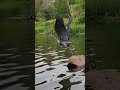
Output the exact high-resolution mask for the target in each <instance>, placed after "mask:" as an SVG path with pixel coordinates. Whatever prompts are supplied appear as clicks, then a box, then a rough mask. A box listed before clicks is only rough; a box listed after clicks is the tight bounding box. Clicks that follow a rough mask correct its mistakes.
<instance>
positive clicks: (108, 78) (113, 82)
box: [86, 69, 120, 90]
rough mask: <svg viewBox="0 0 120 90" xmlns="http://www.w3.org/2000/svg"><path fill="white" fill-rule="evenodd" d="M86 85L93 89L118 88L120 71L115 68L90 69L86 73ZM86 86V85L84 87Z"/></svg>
mask: <svg viewBox="0 0 120 90" xmlns="http://www.w3.org/2000/svg"><path fill="white" fill-rule="evenodd" d="M86 85H87V86H89V87H88V89H87V90H89V88H92V89H93V90H120V72H118V71H117V70H112V69H106V70H91V71H89V72H87V73H86ZM86 88H87V87H86Z"/></svg>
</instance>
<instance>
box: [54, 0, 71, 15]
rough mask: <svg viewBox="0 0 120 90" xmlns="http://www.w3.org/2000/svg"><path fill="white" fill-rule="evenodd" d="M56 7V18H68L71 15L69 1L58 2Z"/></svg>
mask: <svg viewBox="0 0 120 90" xmlns="http://www.w3.org/2000/svg"><path fill="white" fill-rule="evenodd" d="M54 5H55V8H56V16H62V17H67V16H68V15H70V11H69V7H68V4H67V0H56V2H55V3H54Z"/></svg>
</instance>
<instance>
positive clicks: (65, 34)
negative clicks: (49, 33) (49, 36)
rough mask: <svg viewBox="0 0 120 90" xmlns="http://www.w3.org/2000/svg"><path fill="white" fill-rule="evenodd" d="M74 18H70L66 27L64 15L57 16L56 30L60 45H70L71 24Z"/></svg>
mask: <svg viewBox="0 0 120 90" xmlns="http://www.w3.org/2000/svg"><path fill="white" fill-rule="evenodd" d="M71 22H72V19H70V20H69V21H68V23H67V25H66V27H65V25H64V21H63V19H62V17H57V18H56V22H55V31H56V33H57V35H58V37H59V39H60V41H58V44H59V45H62V46H69V45H70V42H69V36H70V24H71Z"/></svg>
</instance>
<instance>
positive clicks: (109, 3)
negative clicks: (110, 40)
mask: <svg viewBox="0 0 120 90" xmlns="http://www.w3.org/2000/svg"><path fill="white" fill-rule="evenodd" d="M86 17H87V18H91V19H92V20H90V21H95V22H107V23H108V22H120V0H87V1H86Z"/></svg>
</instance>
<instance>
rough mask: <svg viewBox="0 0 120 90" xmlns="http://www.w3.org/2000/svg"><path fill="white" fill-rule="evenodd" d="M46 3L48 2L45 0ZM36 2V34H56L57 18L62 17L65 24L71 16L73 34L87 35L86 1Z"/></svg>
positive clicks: (39, 0) (56, 0) (40, 0)
mask: <svg viewBox="0 0 120 90" xmlns="http://www.w3.org/2000/svg"><path fill="white" fill-rule="evenodd" d="M44 1H46V0H44ZM52 1H53V0H50V1H49V2H47V3H44V2H43V0H35V10H36V11H35V15H36V21H35V31H36V33H54V24H55V18H56V17H57V16H62V17H63V18H64V22H65V24H66V23H67V21H68V18H69V16H71V17H72V18H73V21H72V24H71V33H72V34H74V35H82V36H84V33H85V0H55V2H52Z"/></svg>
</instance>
